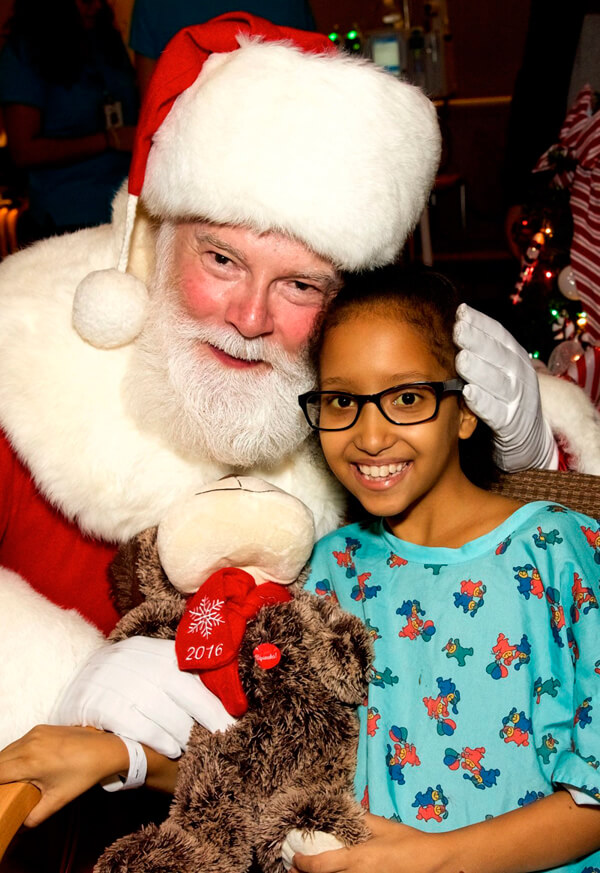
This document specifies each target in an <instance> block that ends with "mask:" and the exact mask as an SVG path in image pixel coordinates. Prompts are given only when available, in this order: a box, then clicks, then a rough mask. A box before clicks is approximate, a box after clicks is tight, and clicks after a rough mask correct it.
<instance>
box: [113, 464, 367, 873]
mask: <svg viewBox="0 0 600 873" xmlns="http://www.w3.org/2000/svg"><path fill="white" fill-rule="evenodd" d="M313 537H314V532H313V526H312V518H311V516H310V513H309V512H308V510H307V509H306V507H304V505H303V504H301V503H300V501H298V500H297V499H296V498H294V497H291V496H290V495H288V494H285V493H284V492H282V491H280V490H279V489H276V488H274V487H273V486H271V485H268V484H267V483H263V482H260V481H259V480H253V479H249V478H240V477H230V478H229V479H226V480H222V481H220V482H218V483H214V484H213V485H212V486H209V487H208V488H206V489H204V491H203V492H201V493H199V494H197V495H194V497H193V498H191V499H190V500H189V501H187V502H184V503H182V504H179V505H178V506H177V507H176V508H175V509H174V510H173V511H172V512H171V513H170V514H169V515H168V516H167V517H166V518H165V519H164V520H163V521H162V522H161V524H160V526H159V528H158V530H157V529H156V528H155V529H151V530H149V531H145V532H143V533H141V534H140V535H138V536H137V537H136V538H135V539H134V540H133V541H131V542H130V543H129V544H128V545H127V546H125V547H124V548H123V549H122V550H121V551H120V553H119V555H118V556H117V559H116V562H115V565H114V573H115V577H116V580H117V588H118V593H119V597H120V598H121V602H122V603H123V604H125V605H130V604H131V602H132V601H131V600H130V599H129V598H131V597H132V596H133V597H139V595H142V596H143V597H144V598H145V600H144V601H143V602H142V603H141V604H139V605H138V606H136V607H134V608H133V609H131V611H130V612H128V613H127V615H125V617H124V618H123V619H122V620H121V622H120V623H119V625H118V626H117V628H116V629H115V631H114V632H113V635H112V637H113V639H122V638H124V637H127V636H132V635H136V634H144V635H152V636H161V637H175V636H176V651H177V653H178V658H179V663H180V666H181V667H183V668H184V669H189V668H192V669H198V670H199V671H200V675H202V679H203V681H204V682H205V684H207V685H208V686H209V687H211V688H212V690H214V691H215V693H218V694H219V695H220V696H221V699H222V700H223V702H224V704H225V706H226V708H227V709H228V710H229V711H230V712H231V713H232V714H233V715H236V716H239V718H238V721H237V722H236V723H235V724H234V725H233V726H232V727H230V728H228V729H227V731H225V732H217V733H214V734H211V733H210V732H208V731H207V730H205V729H204V728H203V727H201V726H199V725H196V726H195V727H194V729H193V730H192V734H191V736H190V741H189V745H188V749H187V751H186V753H185V754H184V755H183V757H182V759H181V763H180V769H179V778H178V782H177V786H176V790H175V796H174V801H173V804H172V806H171V811H170V814H169V817H168V819H167V820H166V822H164V823H163V824H161V825H160V826H156V825H152V826H149V827H146V828H143V829H142V830H140V831H139V832H137V833H135V834H132V835H130V836H126V837H123V838H122V839H120V840H118V841H117V842H116V843H115V844H114V845H113V846H111V847H110V848H108V849H107V850H106V852H105V853H104V855H103V856H102V857H101V859H100V861H99V862H98V864H97V867H96V873H116V871H131V873H134V871H136V873H137V871H139V873H142V871H144V873H149V871H156V873H158V871H160V873H168V871H173V873H188V871H189V873H242V871H247V870H249V869H250V867H251V865H252V863H253V860H256V861H257V862H258V864H259V866H260V867H261V869H262V870H263V871H264V873H279V871H281V870H282V869H283V862H282V847H283V848H284V855H285V854H286V852H287V856H286V857H287V863H286V865H285V866H286V867H288V868H289V865H290V861H291V855H292V854H293V851H294V849H301V850H303V851H307V846H308V847H309V848H308V850H309V851H310V844H311V841H312V843H313V845H312V850H314V851H318V850H323V849H325V848H333V847H335V846H339V845H340V842H341V844H346V845H350V844H353V843H356V842H359V841H361V840H364V839H365V838H366V837H367V829H366V827H365V824H364V821H363V815H362V810H361V808H360V806H359V805H358V804H357V803H356V801H355V800H354V798H353V791H352V780H353V773H354V767H355V761H356V750H357V741H358V722H357V717H356V712H355V708H356V706H357V705H358V704H360V703H361V702H362V701H363V699H364V697H365V694H366V690H367V683H368V680H369V676H370V670H371V666H370V665H371V657H372V651H371V645H370V640H369V636H368V633H367V631H366V630H365V628H364V626H363V625H362V623H361V622H360V621H359V620H358V619H357V618H355V617H353V616H350V615H348V614H346V613H344V612H342V610H341V609H340V608H339V606H338V605H337V603H335V602H333V601H332V600H328V599H323V598H320V597H317V596H315V595H312V594H309V593H308V592H305V591H302V590H301V587H300V585H297V584H293V585H291V583H294V582H295V581H296V580H297V577H298V576H299V574H300V571H301V569H302V567H303V565H304V564H305V562H306V560H307V558H308V555H309V554H310V549H311V547H312V543H313ZM274 583H275V584H274ZM290 585H291V589H290V588H287V587H284V586H290ZM197 588H198V591H197V593H193V592H196V589H197ZM132 592H133V595H132ZM182 592H183V593H182ZM185 595H191V596H188V597H186V596H185ZM290 832H291V835H290ZM288 835H290V836H289V837H288ZM315 835H316V837H315ZM286 838H288V839H287V840H286ZM313 838H314V839H313ZM284 844H285V845H284Z"/></svg>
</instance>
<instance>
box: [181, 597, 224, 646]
mask: <svg viewBox="0 0 600 873" xmlns="http://www.w3.org/2000/svg"><path fill="white" fill-rule="evenodd" d="M224 603H225V601H224V600H209V599H208V597H205V598H203V599H202V600H201V601H200V603H199V604H198V606H197V608H196V609H191V610H190V619H191V620H190V624H189V627H188V630H189V631H190V632H191V633H196V631H200V634H201V635H202V636H203V637H209V636H210V635H211V634H212V632H213V630H214V629H215V627H217V625H220V624H223V623H224V621H225V619H224V618H223V616H222V615H221V609H222V608H223V604H224Z"/></svg>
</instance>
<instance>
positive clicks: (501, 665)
mask: <svg viewBox="0 0 600 873" xmlns="http://www.w3.org/2000/svg"><path fill="white" fill-rule="evenodd" d="M310 566H311V572H310V577H309V580H308V583H307V584H308V587H309V588H310V589H311V590H313V591H315V592H316V593H317V594H318V595H320V596H323V597H337V599H338V600H339V602H340V604H341V606H342V607H343V608H344V609H346V610H348V611H349V612H352V613H354V614H356V615H358V616H359V617H360V618H362V619H363V621H364V622H365V624H366V626H367V628H368V629H369V631H370V633H371V635H372V639H373V641H374V650H375V661H374V675H373V678H372V681H371V684H370V686H369V694H368V700H367V701H365V706H363V707H361V708H360V712H359V715H360V742H359V754H358V763H357V772H356V780H355V789H356V794H357V797H358V799H359V800H361V801H362V802H363V803H364V805H366V806H368V807H369V808H370V810H371V812H373V813H375V814H377V815H382V816H386V817H387V818H394V819H396V820H398V821H402V822H404V823H406V824H408V825H412V826H413V827H416V828H419V829H421V830H426V831H434V832H435V831H445V830H454V829H455V828H459V827H463V826H465V825H469V824H473V823H474V822H477V821H482V820H483V819H486V818H489V817H491V816H496V815H499V814H501V813H503V812H507V811H508V810H512V809H517V808H518V807H520V806H525V805H526V804H528V803H531V802H533V801H535V800H537V799H538V798H540V797H542V796H544V795H547V794H550V793H551V792H552V791H553V790H554V786H555V785H557V784H566V785H569V786H571V787H574V788H576V789H578V790H580V791H581V792H583V795H584V796H585V795H588V796H590V797H591V798H592V800H591V802H592V803H593V802H594V799H596V800H600V769H599V765H600V739H599V733H600V694H599V691H600V610H599V609H598V598H599V597H600V585H599V580H600V523H599V522H598V521H597V520H594V519H591V518H588V517H587V516H585V515H580V514H578V513H575V512H572V511H570V510H568V509H565V507H563V506H559V505H556V504H549V503H541V502H536V503H530V504H527V505H525V506H523V507H520V508H519V509H517V511H516V512H514V513H513V514H512V515H511V516H510V517H509V518H508V519H507V520H506V521H505V522H504V523H503V524H502V525H500V526H499V527H497V528H496V529H495V530H493V531H491V532H490V533H488V534H486V535H485V536H483V537H479V538H478V539H476V540H473V541H472V542H470V543H467V544H466V545H464V546H463V547H462V548H459V549H446V548H426V547H423V546H417V545H414V544H413V543H408V542H404V541H402V540H400V539H398V538H397V537H395V536H393V535H392V534H391V533H390V532H389V531H388V530H387V529H386V528H385V526H384V524H383V522H382V521H381V520H376V521H373V522H370V523H365V524H353V525H349V526H348V527H344V528H341V529H340V530H338V531H335V532H334V533H332V534H329V535H328V536H326V537H325V538H324V539H322V540H320V541H319V542H318V543H317V545H316V546H315V550H314V552H313V556H312V558H311V562H310ZM598 814H599V815H600V810H599V813H598ZM548 837H549V839H560V834H558V833H556V832H553V833H552V834H548ZM560 869H561V870H569V871H578V873H580V871H581V873H582V871H587V873H592V871H598V870H600V852H598V853H595V854H594V855H590V856H588V857H587V858H585V859H584V860H583V861H579V862H577V863H574V864H571V865H569V866H567V867H564V868H560Z"/></svg>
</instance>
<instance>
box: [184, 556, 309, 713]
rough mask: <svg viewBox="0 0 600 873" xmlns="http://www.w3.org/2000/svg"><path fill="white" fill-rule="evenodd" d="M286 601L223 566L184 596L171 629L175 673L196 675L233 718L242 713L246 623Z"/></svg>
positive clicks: (271, 585)
mask: <svg viewBox="0 0 600 873" xmlns="http://www.w3.org/2000/svg"><path fill="white" fill-rule="evenodd" d="M291 599H292V595H291V594H290V592H289V590H288V589H287V588H286V587H284V586H283V585H278V584H277V583H275V582H266V583H265V584H264V585H257V584H256V582H255V581H254V579H253V577H252V576H251V575H250V574H249V573H246V571H245V570H240V569H239V567H226V568H225V569H223V570H217V572H216V573H213V574H212V575H211V576H209V577H208V579H207V580H206V582H205V583H204V584H203V585H202V587H201V588H200V589H199V590H198V591H197V592H196V593H195V594H194V595H192V597H190V599H189V601H188V604H187V607H186V610H185V612H184V614H183V616H182V619H181V621H180V623H179V627H178V628H177V634H176V636H175V653H176V655H177V662H178V664H179V669H180V670H196V671H198V673H199V675H200V677H201V679H202V682H203V683H204V685H206V687H207V688H208V689H209V690H210V691H212V692H213V694H216V695H217V696H218V697H219V698H220V699H221V701H222V702H223V705H224V706H225V709H226V710H227V712H229V713H230V715H233V716H234V717H239V716H240V715H243V714H244V713H245V712H246V710H247V709H248V699H247V697H246V694H245V692H244V689H243V687H242V683H241V681H240V677H239V672H238V652H239V648H240V645H241V642H242V639H243V637H244V633H245V631H246V624H247V622H248V621H249V620H250V619H251V618H254V616H255V615H257V613H258V611H259V610H260V609H262V607H263V606H268V605H270V604H275V603H285V602H287V601H289V600H291Z"/></svg>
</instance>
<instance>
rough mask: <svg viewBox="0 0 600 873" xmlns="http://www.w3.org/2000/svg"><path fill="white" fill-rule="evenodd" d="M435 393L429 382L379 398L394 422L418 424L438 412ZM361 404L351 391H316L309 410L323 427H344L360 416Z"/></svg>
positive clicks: (386, 413)
mask: <svg viewBox="0 0 600 873" xmlns="http://www.w3.org/2000/svg"><path fill="white" fill-rule="evenodd" d="M436 403H437V399H436V393H435V391H434V389H433V388H431V387H430V386H429V385H411V386H410V387H405V388H402V387H400V388H393V389H390V390H389V391H386V392H385V393H383V394H382V395H381V397H380V404H381V409H382V410H383V411H384V413H385V415H387V417H388V418H389V419H390V420H391V421H393V422H394V423H395V424H419V423H420V422H422V421H426V420H427V419H429V418H432V417H433V416H434V415H435V411H436ZM359 409H360V404H359V402H358V401H357V400H355V399H354V398H353V397H352V395H351V394H336V393H331V394H327V393H325V394H321V395H319V394H315V395H314V396H313V397H311V398H310V399H309V402H308V404H307V411H308V415H309V417H310V420H311V422H312V423H313V424H314V425H316V426H318V427H322V428H331V429H336V428H343V427H348V426H350V425H351V424H353V423H354V421H355V420H356V419H357V418H358V414H359Z"/></svg>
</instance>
